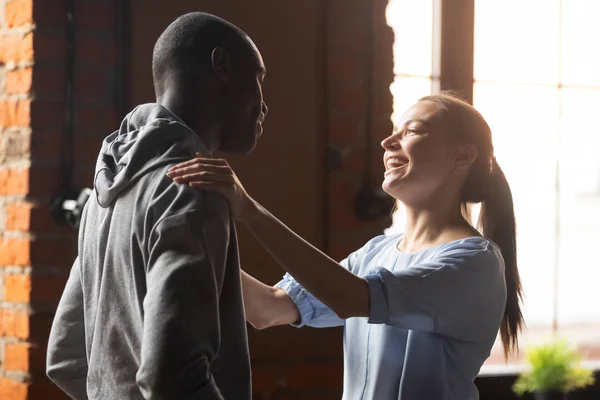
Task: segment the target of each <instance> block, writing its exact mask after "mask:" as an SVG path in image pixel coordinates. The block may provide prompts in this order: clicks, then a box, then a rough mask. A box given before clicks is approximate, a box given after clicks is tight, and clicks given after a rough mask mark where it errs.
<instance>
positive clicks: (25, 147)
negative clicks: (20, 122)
mask: <svg viewBox="0 0 600 400" xmlns="http://www.w3.org/2000/svg"><path fill="white" fill-rule="evenodd" d="M30 150H31V133H30V132H27V131H26V130H23V129H18V130H14V129H10V130H6V131H4V132H3V133H2V135H1V136H0V162H2V161H8V160H22V159H29V155H30Z"/></svg>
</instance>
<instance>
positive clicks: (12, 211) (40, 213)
mask: <svg viewBox="0 0 600 400" xmlns="http://www.w3.org/2000/svg"><path fill="white" fill-rule="evenodd" d="M5 229H6V230H7V231H18V232H34V233H48V232H52V233H71V232H72V231H71V230H70V229H69V228H67V227H65V226H63V225H58V224H56V222H55V221H54V219H53V218H52V214H51V210H50V207H48V206H45V205H33V204H31V203H15V204H9V205H8V206H7V207H6V220H5Z"/></svg>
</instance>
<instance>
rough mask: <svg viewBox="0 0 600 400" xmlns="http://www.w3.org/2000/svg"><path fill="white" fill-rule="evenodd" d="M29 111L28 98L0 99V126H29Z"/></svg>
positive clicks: (29, 102) (29, 103)
mask: <svg viewBox="0 0 600 400" xmlns="http://www.w3.org/2000/svg"><path fill="white" fill-rule="evenodd" d="M30 112H31V101H30V100H25V99H20V100H0V127H4V128H6V127H9V126H29V125H30V123H31V115H30Z"/></svg>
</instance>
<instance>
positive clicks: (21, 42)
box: [0, 33, 33, 63]
mask: <svg viewBox="0 0 600 400" xmlns="http://www.w3.org/2000/svg"><path fill="white" fill-rule="evenodd" d="M10 61H12V62H15V63H19V62H28V61H33V34H32V33H28V34H26V35H25V36H19V35H3V36H1V37H0V62H1V63H7V62H10Z"/></svg>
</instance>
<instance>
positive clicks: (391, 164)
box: [386, 158, 406, 168]
mask: <svg viewBox="0 0 600 400" xmlns="http://www.w3.org/2000/svg"><path fill="white" fill-rule="evenodd" d="M404 164H406V163H404V162H401V161H400V160H399V159H397V158H390V159H388V160H387V163H386V166H387V167H388V168H396V167H401V166H403V165H404Z"/></svg>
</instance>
